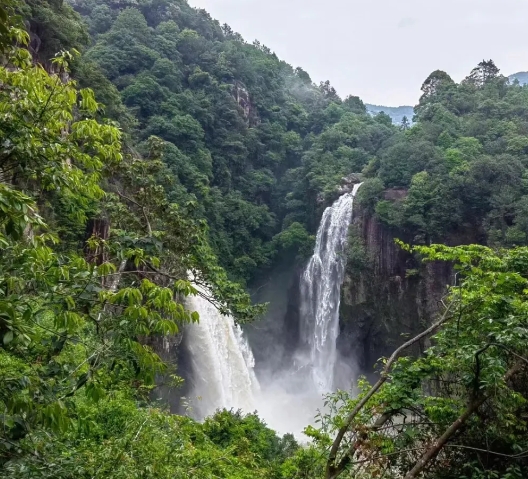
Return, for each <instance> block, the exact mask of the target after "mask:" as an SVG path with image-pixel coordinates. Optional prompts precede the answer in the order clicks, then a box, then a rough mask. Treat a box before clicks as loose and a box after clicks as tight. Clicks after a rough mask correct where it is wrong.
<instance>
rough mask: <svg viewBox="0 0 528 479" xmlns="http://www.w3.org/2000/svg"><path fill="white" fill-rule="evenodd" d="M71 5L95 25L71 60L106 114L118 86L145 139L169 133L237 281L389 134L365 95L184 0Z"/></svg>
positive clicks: (181, 196)
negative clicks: (284, 57) (340, 90)
mask: <svg viewBox="0 0 528 479" xmlns="http://www.w3.org/2000/svg"><path fill="white" fill-rule="evenodd" d="M72 5H73V6H74V8H75V9H76V10H77V11H78V12H79V13H80V14H81V15H82V16H83V18H84V19H85V20H86V23H87V25H88V27H89V29H90V31H91V33H92V35H93V41H92V45H91V47H90V48H89V49H88V50H87V51H86V54H85V55H84V57H83V61H82V63H83V65H81V66H79V67H78V68H77V70H76V75H77V78H78V79H79V81H80V83H81V85H83V86H88V87H91V88H93V89H94V90H95V91H97V92H98V96H99V97H100V98H101V101H103V102H108V100H110V105H108V107H109V108H107V113H108V114H110V115H111V116H112V117H113V118H114V119H116V120H119V121H121V113H120V112H121V111H122V106H121V105H118V98H117V97H116V95H115V92H116V90H115V88H117V90H118V91H119V94H120V96H121V99H122V102H123V104H124V105H125V106H126V107H127V108H128V109H129V111H130V112H132V113H133V114H134V116H135V117H136V119H137V124H136V125H130V122H127V125H128V126H130V130H129V133H130V134H131V136H132V137H134V138H135V139H136V140H137V141H135V142H134V143H135V144H137V147H138V148H140V149H141V145H142V143H143V142H144V141H145V140H146V139H147V138H148V137H149V136H150V135H156V136H158V137H160V138H162V139H163V140H165V141H166V142H167V147H166V150H165V153H164V161H165V163H166V165H167V167H168V169H169V170H170V172H171V174H172V176H173V177H174V179H175V183H174V185H173V187H172V189H171V191H170V193H169V194H170V197H171V198H172V199H174V200H175V201H177V202H178V203H180V204H186V203H189V202H191V203H193V204H194V205H195V211H194V214H195V217H196V218H200V219H205V220H206V221H207V223H208V225H209V238H210V242H211V245H212V247H213V249H214V251H215V252H216V254H217V256H218V257H219V258H220V261H221V262H222V265H223V266H224V267H226V268H227V270H228V271H229V272H230V274H231V275H232V277H233V278H235V279H237V280H241V281H249V280H251V278H252V277H253V276H254V275H255V273H256V272H257V271H262V269H263V268H265V267H267V266H270V265H271V264H272V263H273V261H275V260H279V259H280V258H281V257H283V255H281V254H280V253H281V249H280V248H281V243H282V242H283V240H281V239H280V238H283V239H284V238H285V237H284V236H281V237H280V238H275V237H276V235H278V234H279V233H281V232H282V231H287V230H288V229H289V228H291V227H292V225H293V224H295V227H294V228H295V234H296V235H297V236H298V233H299V232H300V231H301V230H300V229H299V228H300V227H302V228H305V229H306V230H313V229H314V228H315V226H316V224H317V221H318V219H319V213H320V211H321V208H322V206H323V204H322V203H321V200H324V199H327V198H331V197H332V195H333V194H335V191H336V187H337V186H338V185H339V183H340V181H341V178H342V177H343V176H345V175H347V174H348V173H350V172H351V171H360V170H361V169H362V168H363V167H364V166H365V165H366V163H367V162H368V161H369V160H370V158H371V157H372V155H374V154H375V153H376V151H377V150H378V149H379V148H380V147H381V145H382V143H383V141H384V139H385V138H388V137H389V136H390V135H391V130H392V128H391V127H390V126H387V124H386V123H387V122H379V121H376V119H372V118H370V117H369V116H368V115H367V114H366V110H365V107H364V105H363V103H362V102H361V100H359V99H358V98H355V97H350V98H347V99H346V100H344V101H342V100H341V99H340V98H339V96H338V95H337V93H336V92H335V90H334V89H333V88H332V87H331V85H330V84H329V83H328V82H326V83H322V84H321V85H320V86H319V87H316V86H315V85H313V84H312V82H311V80H310V77H309V76H308V74H307V73H306V72H304V71H303V70H302V69H300V68H297V69H294V68H292V67H291V66H290V65H288V64H286V63H285V62H282V61H280V60H279V59H278V58H277V56H276V55H275V54H273V53H272V52H271V51H270V50H269V49H268V48H267V47H265V46H264V45H261V44H259V43H258V42H255V43H254V44H252V45H251V44H248V43H246V42H244V40H243V39H242V38H241V37H240V35H238V34H236V33H234V32H233V31H232V30H231V29H230V28H229V26H227V25H223V26H220V25H219V24H218V22H216V21H214V20H212V19H211V18H210V17H209V15H208V14H207V13H206V12H205V11H203V10H195V9H192V8H190V7H189V6H188V5H187V3H186V2H185V1H177V0H176V1H173V0H170V1H169V0H165V1H156V2H151V1H145V2H141V3H140V4H138V3H137V2H126V1H125V2H108V1H104V0H96V1H93V0H75V1H73V2H72ZM86 64H89V65H90V66H89V68H87V67H86V66H85V65H86ZM97 69H98V70H99V71H100V72H102V74H100V73H94V71H95V70H97ZM103 74H104V75H103ZM108 80H110V81H111V82H112V83H109V82H108ZM114 85H115V86H114ZM114 112H119V113H117V114H116V113H114ZM389 123H390V119H389ZM302 234H303V235H304V236H307V233H302ZM303 244H307V243H306V242H304V243H303ZM303 244H301V243H299V244H298V249H300V250H303V248H305V247H304V246H303ZM292 246H294V245H292ZM292 252H293V254H294V256H295V255H297V253H296V252H295V251H293V250H292ZM304 254H305V253H302V252H301V254H300V257H302V256H303V255H304Z"/></svg>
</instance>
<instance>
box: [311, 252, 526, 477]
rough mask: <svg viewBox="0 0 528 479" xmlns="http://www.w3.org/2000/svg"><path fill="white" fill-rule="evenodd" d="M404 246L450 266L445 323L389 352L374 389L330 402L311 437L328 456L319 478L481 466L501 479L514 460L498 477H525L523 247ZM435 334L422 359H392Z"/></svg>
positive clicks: (431, 473) (460, 472) (459, 473)
mask: <svg viewBox="0 0 528 479" xmlns="http://www.w3.org/2000/svg"><path fill="white" fill-rule="evenodd" d="M402 246H403V247H405V248H407V249H409V250H410V251H412V252H413V253H415V254H418V255H420V256H421V257H422V259H423V261H449V262H452V263H453V264H454V265H455V268H456V269H457V271H458V274H457V277H458V279H459V283H458V284H457V285H456V286H453V287H451V288H450V292H449V296H448V298H447V301H446V308H445V311H444V313H443V314H442V316H441V317H440V318H439V319H438V320H437V321H436V322H435V323H434V324H432V325H431V326H430V327H429V328H427V329H426V330H424V332H423V333H421V334H420V335H418V336H416V337H415V338H413V339H411V340H409V341H407V342H406V343H405V344H404V345H402V346H401V347H400V348H398V349H397V350H396V351H395V352H394V354H393V355H392V356H391V358H389V359H388V360H387V361H386V362H385V365H384V368H383V370H382V371H381V374H380V379H379V380H378V382H377V383H376V384H375V385H374V386H369V385H368V384H367V383H366V382H364V381H363V382H360V389H361V393H360V394H359V396H358V397H357V398H355V399H351V398H350V397H349V396H348V395H346V394H345V393H344V392H339V393H337V394H335V395H330V397H329V398H328V401H329V403H330V413H328V414H324V415H322V417H321V420H322V425H321V428H320V430H315V429H309V430H308V432H309V433H311V435H312V436H313V437H314V439H315V441H316V443H317V444H318V447H320V448H322V449H323V450H326V451H327V452H326V455H327V456H326V457H327V464H326V474H325V475H326V478H327V479H334V478H336V477H338V476H340V475H341V474H343V473H344V472H345V471H350V473H352V474H353V476H354V477H357V478H362V477H381V476H382V475H383V474H388V475H389V477H393V476H394V475H395V474H397V475H399V476H400V475H401V477H405V479H414V478H416V477H422V476H423V474H424V473H426V476H427V477H435V478H436V477H438V478H440V477H460V478H463V477H466V476H467V475H468V474H470V471H473V472H472V473H475V471H476V470H478V469H479V467H480V468H482V464H484V463H486V464H487V466H486V469H487V470H488V471H489V470H494V471H497V473H500V471H503V472H504V473H506V472H505V471H506V470H508V468H509V467H510V466H511V461H514V467H512V468H511V471H510V472H509V474H511V475H510V476H504V477H512V478H514V477H515V478H517V477H518V478H520V477H524V476H523V474H526V471H527V470H528V463H527V456H526V454H524V453H521V452H520V451H526V450H528V443H527V439H526V430H527V429H526V428H527V423H526V418H527V416H526V411H527V406H528V400H527V399H528V391H527V389H526V377H527V371H528V347H527V344H528V341H527V340H528V308H527V306H526V305H527V304H528V301H527V300H528V297H527V295H528V273H527V272H528V248H516V249H512V250H500V251H494V250H492V249H490V248H486V247H484V246H478V245H471V246H459V247H447V246H443V245H432V246H429V247H414V248H410V247H407V246H405V245H402ZM434 331H436V333H435V334H434V335H433V336H432V337H431V340H430V342H431V344H432V345H431V346H430V347H429V348H428V349H427V350H426V352H425V354H424V355H423V356H422V357H419V358H410V357H402V358H398V356H399V355H400V354H401V353H402V352H404V349H405V348H406V347H408V346H409V345H410V344H412V343H415V342H417V341H419V340H422V339H424V338H425V337H426V336H427V335H429V334H431V333H433V332H434ZM455 440H456V441H455ZM447 465H448V466H449V467H448V471H449V475H448V476H443V475H442V474H443V473H442V470H443V468H445V466H447ZM479 465H480V466H479ZM515 471H518V472H515ZM446 474H447V472H446ZM497 477H501V476H497Z"/></svg>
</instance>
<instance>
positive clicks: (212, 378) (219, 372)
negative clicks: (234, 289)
mask: <svg viewBox="0 0 528 479" xmlns="http://www.w3.org/2000/svg"><path fill="white" fill-rule="evenodd" d="M197 289H198V290H199V291H200V292H201V293H205V294H208V292H207V291H205V290H203V289H201V288H200V287H197ZM187 307H188V309H190V310H191V311H198V313H199V314H200V321H199V322H198V323H195V324H191V325H189V326H188V327H187V328H186V344H187V348H188V350H189V353H190V359H191V368H192V376H193V386H192V391H191V394H192V408H193V415H194V416H196V417H197V418H203V417H205V416H208V415H210V414H213V413H214V412H215V410H216V409H222V408H227V409H231V408H233V409H235V410H237V409H242V410H243V411H244V412H246V413H247V412H253V411H254V410H255V394H256V393H257V392H258V390H259V384H258V381H257V378H256V376H255V374H254V372H253V367H254V365H255V360H254V358H253V353H252V352H251V348H250V347H249V344H248V343H247V341H246V339H245V338H244V335H243V332H242V329H241V328H240V326H238V325H236V324H235V321H234V320H233V318H232V317H231V316H223V315H222V314H220V312H219V311H218V309H217V308H216V307H215V306H214V305H212V304H211V303H210V302H209V301H207V300H206V299H205V298H203V297H202V296H201V295H198V296H191V297H189V298H188V299H187Z"/></svg>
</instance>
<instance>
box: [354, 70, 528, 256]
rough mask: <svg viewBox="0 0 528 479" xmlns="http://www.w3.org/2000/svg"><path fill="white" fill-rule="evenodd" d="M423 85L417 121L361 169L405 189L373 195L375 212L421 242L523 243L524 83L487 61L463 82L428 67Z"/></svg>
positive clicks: (527, 125)
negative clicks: (399, 196)
mask: <svg viewBox="0 0 528 479" xmlns="http://www.w3.org/2000/svg"><path fill="white" fill-rule="evenodd" d="M422 92H423V95H422V97H421V98H420V102H419V104H418V106H417V107H416V116H415V121H416V123H415V125H414V126H413V127H412V128H410V129H407V130H404V131H401V132H400V133H399V134H397V135H395V136H394V137H393V138H392V140H391V145H390V146H389V147H388V148H386V149H385V150H384V152H383V153H382V154H381V155H380V156H379V157H377V159H376V160H375V161H373V163H372V164H371V165H369V167H368V168H367V169H366V170H365V173H366V174H367V175H368V176H370V177H372V178H376V180H375V181H381V184H382V187H384V188H396V189H405V190H407V192H408V194H407V195H406V197H405V198H404V199H403V200H400V201H390V200H385V199H383V198H378V201H377V204H376V205H375V210H376V213H377V215H378V216H379V218H381V219H382V221H384V222H385V223H386V224H388V225H390V226H393V227H395V228H396V229H397V230H398V231H400V232H401V234H407V235H408V237H409V239H410V240H413V241H415V242H418V243H429V242H431V241H437V242H438V241H445V240H446V239H449V238H450V237H451V238H452V237H461V238H464V237H469V238H471V240H472V241H475V242H476V241H478V242H483V243H487V244H489V245H504V246H513V245H526V244H528V243H527V242H528V236H527V234H528V229H527V225H526V219H525V218H526V204H527V201H528V196H527V195H528V190H527V189H526V187H527V185H526V177H527V170H526V166H527V160H528V156H527V154H528V150H527V145H528V143H527V138H528V137H527V132H528V88H527V87H526V86H521V85H519V84H518V83H513V84H510V83H509V81H508V79H507V78H506V77H504V76H502V75H500V74H499V70H498V68H497V67H496V66H495V65H494V63H493V62H492V61H491V60H490V61H483V62H481V63H480V64H479V65H478V66H477V67H476V68H475V69H474V70H473V71H472V72H471V74H470V75H469V76H468V77H467V78H465V79H464V80H463V81H462V82H461V83H460V84H456V83H455V82H454V81H453V80H452V79H451V78H450V77H449V75H447V74H446V73H445V72H441V71H436V72H433V73H432V74H431V75H430V76H429V77H428V78H427V79H426V81H425V82H424V84H423V86H422ZM371 181H374V180H369V183H370V182H371ZM366 193H367V192H366V191H365V194H363V197H365V200H366V201H369V198H366V196H367V195H366ZM370 198H373V196H370Z"/></svg>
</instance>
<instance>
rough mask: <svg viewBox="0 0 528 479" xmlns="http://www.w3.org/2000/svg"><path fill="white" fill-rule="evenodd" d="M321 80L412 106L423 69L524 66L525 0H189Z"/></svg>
mask: <svg viewBox="0 0 528 479" xmlns="http://www.w3.org/2000/svg"><path fill="white" fill-rule="evenodd" d="M189 2H190V4H191V5H192V6H195V7H201V8H205V9H206V10H207V11H208V12H209V13H210V14H211V15H212V16H213V18H216V19H217V20H219V21H220V23H228V24H229V25H231V27H232V28H233V30H235V31H237V32H239V33H240V34H241V35H242V36H243V37H244V39H245V40H246V41H250V42H252V41H253V40H254V39H258V40H259V41H260V42H261V43H263V44H265V45H266V46H268V47H269V48H271V49H272V50H273V51H275V53H277V55H278V56H279V57H280V58H281V59H283V60H285V61H287V62H288V63H290V64H292V65H293V66H294V67H296V66H300V67H302V68H303V69H305V70H306V71H307V72H308V73H309V74H310V76H311V77H312V80H313V81H315V82H317V83H318V82H319V81H321V80H327V79H328V80H330V82H331V84H332V85H333V86H334V87H335V88H336V89H337V91H338V92H339V94H340V95H341V96H342V97H345V96H346V95H349V94H353V95H358V96H360V97H361V98H362V99H363V101H365V102H366V103H375V104H381V105H386V106H399V105H414V104H415V103H416V102H417V100H418V98H419V95H420V86H421V84H422V83H423V81H424V80H425V78H427V76H428V75H429V73H431V72H432V71H434V70H437V69H440V70H445V71H446V72H448V73H449V74H450V75H451V76H452V77H453V79H454V80H456V81H459V80H461V79H462V78H464V77H465V76H466V75H467V74H468V73H469V72H470V71H471V69H472V68H473V67H474V66H475V65H476V64H477V63H478V62H480V61H481V60H482V59H486V60H488V59H490V58H491V59H493V60H494V61H495V63H496V64H497V66H498V67H499V68H500V69H501V71H502V73H503V74H505V75H509V74H511V73H516V72H518V71H526V70H528V28H527V27H528V0H434V1H433V0H189Z"/></svg>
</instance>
